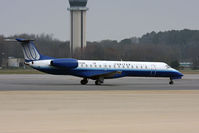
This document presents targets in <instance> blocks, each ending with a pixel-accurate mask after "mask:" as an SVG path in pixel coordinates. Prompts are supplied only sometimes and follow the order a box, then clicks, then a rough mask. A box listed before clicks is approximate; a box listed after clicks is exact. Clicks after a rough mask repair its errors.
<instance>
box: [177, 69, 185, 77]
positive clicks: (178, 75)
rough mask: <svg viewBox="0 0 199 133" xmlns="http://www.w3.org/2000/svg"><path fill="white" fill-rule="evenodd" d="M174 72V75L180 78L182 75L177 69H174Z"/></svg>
mask: <svg viewBox="0 0 199 133" xmlns="http://www.w3.org/2000/svg"><path fill="white" fill-rule="evenodd" d="M175 71H176V72H175V75H176V77H178V78H182V77H183V76H184V75H183V74H182V73H181V72H179V71H178V70H175Z"/></svg>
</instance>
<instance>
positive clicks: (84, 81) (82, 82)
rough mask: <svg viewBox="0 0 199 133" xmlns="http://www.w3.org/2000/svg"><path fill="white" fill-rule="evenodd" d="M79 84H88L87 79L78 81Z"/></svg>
mask: <svg viewBox="0 0 199 133" xmlns="http://www.w3.org/2000/svg"><path fill="white" fill-rule="evenodd" d="M80 83H81V84H82V85H86V84H87V83H88V79H87V78H84V79H82V80H81V81H80Z"/></svg>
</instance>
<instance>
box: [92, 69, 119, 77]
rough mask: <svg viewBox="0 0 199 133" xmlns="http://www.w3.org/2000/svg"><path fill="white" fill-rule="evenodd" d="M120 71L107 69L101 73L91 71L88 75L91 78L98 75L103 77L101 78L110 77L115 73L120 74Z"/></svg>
mask: <svg viewBox="0 0 199 133" xmlns="http://www.w3.org/2000/svg"><path fill="white" fill-rule="evenodd" d="M121 74H122V71H107V72H103V73H95V74H94V73H93V74H91V75H90V76H89V77H90V78H91V79H97V78H99V77H103V78H111V77H114V76H116V75H121Z"/></svg>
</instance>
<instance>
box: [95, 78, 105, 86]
mask: <svg viewBox="0 0 199 133" xmlns="http://www.w3.org/2000/svg"><path fill="white" fill-rule="evenodd" d="M103 83H104V78H99V79H97V80H96V81H95V85H101V84H103Z"/></svg>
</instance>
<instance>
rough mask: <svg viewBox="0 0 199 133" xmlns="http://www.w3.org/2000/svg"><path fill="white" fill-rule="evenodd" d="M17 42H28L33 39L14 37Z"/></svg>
mask: <svg viewBox="0 0 199 133" xmlns="http://www.w3.org/2000/svg"><path fill="white" fill-rule="evenodd" d="M16 40H17V41H18V42H26V43H27V42H30V41H34V40H33V39H23V38H17V39H16Z"/></svg>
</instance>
